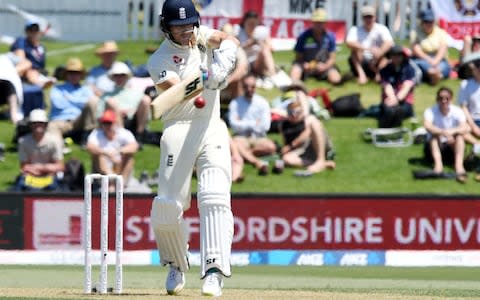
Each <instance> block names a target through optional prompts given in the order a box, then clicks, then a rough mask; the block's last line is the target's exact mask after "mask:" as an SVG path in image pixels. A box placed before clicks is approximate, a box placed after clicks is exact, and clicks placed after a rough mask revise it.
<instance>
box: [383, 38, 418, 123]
mask: <svg viewBox="0 0 480 300" xmlns="http://www.w3.org/2000/svg"><path fill="white" fill-rule="evenodd" d="M407 51H409V50H408V49H405V48H403V47H402V46H400V45H395V46H393V47H392V48H391V49H390V51H389V53H388V57H389V58H390V59H391V61H390V63H389V64H388V65H387V66H386V67H385V68H383V69H382V70H380V78H381V85H382V102H381V104H380V114H379V119H378V127H380V128H392V127H400V126H401V125H402V121H403V120H404V119H406V118H409V117H411V116H413V103H414V98H413V91H414V87H415V83H416V76H415V68H414V67H413V66H412V65H411V64H410V57H409V53H408V52H407Z"/></svg>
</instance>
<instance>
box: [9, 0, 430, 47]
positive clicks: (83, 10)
mask: <svg viewBox="0 0 480 300" xmlns="http://www.w3.org/2000/svg"><path fill="white" fill-rule="evenodd" d="M196 1H200V0H196ZM222 1H227V0H215V1H212V3H211V4H210V5H214V4H215V3H220V4H221V3H223V2H222ZM243 1H244V2H245V3H250V2H249V1H257V0H243ZM264 1H266V0H264ZM277 1H279V2H278V3H282V4H283V6H284V7H285V6H288V5H286V3H287V2H281V1H291V0H277ZM297 1H303V2H302V3H304V4H307V5H314V4H312V3H317V4H319V5H324V6H325V8H326V10H327V11H329V12H331V15H332V18H333V19H335V20H337V21H338V20H343V21H345V26H346V28H345V29H346V30H345V31H347V30H348V29H349V28H350V27H351V26H353V25H357V23H358V22H360V21H361V16H360V9H359V8H360V7H361V6H363V5H365V4H370V5H373V6H375V7H376V8H377V19H378V22H380V23H382V24H385V25H387V26H388V27H389V28H390V30H391V32H392V34H393V35H394V37H395V38H397V39H406V38H408V36H409V33H410V32H411V31H414V30H415V29H416V25H417V21H416V19H417V15H418V11H419V10H420V9H422V8H425V7H427V5H428V4H429V0H324V1H320V0H318V1H309V0H297ZM437 1H439V0H437ZM162 3H163V0H102V1H95V0H82V1H76V2H74V1H64V0H15V1H13V0H0V27H1V28H2V32H1V34H4V35H12V36H16V35H21V34H23V27H24V22H25V19H26V16H25V15H22V14H21V13H19V12H18V11H16V12H15V11H12V10H11V9H8V6H9V5H10V4H14V5H15V6H17V7H18V8H20V9H22V10H24V11H27V12H29V13H31V14H34V15H36V16H39V17H41V18H45V19H47V20H49V21H51V23H52V25H53V26H58V30H59V32H60V33H61V34H60V37H59V39H60V40H62V41H89V42H93V41H97V42H98V41H103V40H107V39H115V40H152V39H153V40H155V39H158V38H160V37H161V34H162V33H161V30H160V28H159V23H160V20H159V12H160V11H161V5H162ZM265 3H266V2H265ZM269 3H270V2H269ZM217 5H218V4H217ZM270 6H271V3H270ZM218 7H220V6H217V7H214V8H215V9H218V10H219V11H218V13H217V16H218V17H222V18H224V17H225V18H226V19H229V17H228V16H225V12H224V11H223V10H222V9H219V8H218ZM211 8H212V7H211V6H210V7H208V10H209V12H210V16H211V14H212V9H211ZM201 13H202V12H201ZM214 13H215V12H214ZM241 13H242V12H238V11H235V12H226V15H228V14H231V15H236V16H235V17H234V18H233V19H235V20H236V21H238V18H239V17H238V16H239V15H241ZM296 16H297V17H298V18H299V20H308V19H309V18H310V10H306V12H305V15H296ZM270 17H271V16H270ZM276 18H280V19H281V18H282V16H281V15H279V16H278V17H276ZM283 18H287V17H286V16H283ZM289 24H290V25H289V26H295V25H294V23H293V22H291V23H289Z"/></svg>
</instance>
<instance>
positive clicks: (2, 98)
mask: <svg viewBox="0 0 480 300" xmlns="http://www.w3.org/2000/svg"><path fill="white" fill-rule="evenodd" d="M25 65H26V66H27V67H28V66H31V63H30V61H28V60H27V59H21V58H20V57H18V56H16V55H15V54H14V53H13V52H8V53H4V54H1V55H0V105H5V104H6V105H8V114H7V115H6V117H7V118H9V119H10V120H11V121H12V123H13V124H17V123H18V122H19V121H20V120H22V119H23V110H22V103H23V86H22V81H21V78H20V74H22V72H23V70H22V69H23V68H24V66H25Z"/></svg>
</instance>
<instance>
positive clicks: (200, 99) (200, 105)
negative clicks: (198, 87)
mask: <svg viewBox="0 0 480 300" xmlns="http://www.w3.org/2000/svg"><path fill="white" fill-rule="evenodd" d="M193 104H194V105H195V107H196V108H203V107H204V106H205V104H206V102H205V99H204V98H203V97H201V96H199V97H197V98H195V101H194V102H193Z"/></svg>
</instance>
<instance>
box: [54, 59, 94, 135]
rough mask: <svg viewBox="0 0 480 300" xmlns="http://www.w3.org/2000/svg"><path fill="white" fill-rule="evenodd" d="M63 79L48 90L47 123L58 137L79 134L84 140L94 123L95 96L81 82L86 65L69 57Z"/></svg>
mask: <svg viewBox="0 0 480 300" xmlns="http://www.w3.org/2000/svg"><path fill="white" fill-rule="evenodd" d="M64 76H65V82H64V83H62V84H58V85H55V86H54V87H53V88H52V89H51V91H50V103H51V107H50V123H49V125H48V130H49V131H50V132H54V133H56V134H58V135H60V136H61V137H63V136H67V135H77V134H78V135H79V136H80V138H81V141H80V142H81V143H82V144H84V143H85V142H86V138H87V136H88V134H89V133H90V131H92V130H93V129H94V128H95V127H96V126H97V115H96V109H97V105H98V104H97V103H98V98H97V97H96V96H95V95H94V94H93V92H92V89H91V88H90V87H89V86H88V85H83V84H82V82H81V81H82V79H83V77H84V76H85V68H84V66H83V63H82V61H81V60H80V59H79V58H76V57H74V58H70V59H68V61H67V63H66V65H65V75H64Z"/></svg>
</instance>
